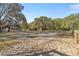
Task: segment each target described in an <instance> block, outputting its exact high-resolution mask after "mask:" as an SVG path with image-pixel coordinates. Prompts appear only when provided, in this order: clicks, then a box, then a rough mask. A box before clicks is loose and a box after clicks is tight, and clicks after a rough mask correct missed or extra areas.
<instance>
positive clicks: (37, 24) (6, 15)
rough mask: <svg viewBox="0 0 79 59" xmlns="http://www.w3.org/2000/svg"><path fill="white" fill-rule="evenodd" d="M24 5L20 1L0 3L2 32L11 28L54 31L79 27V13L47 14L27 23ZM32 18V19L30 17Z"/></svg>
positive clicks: (0, 26) (0, 28)
mask: <svg viewBox="0 0 79 59" xmlns="http://www.w3.org/2000/svg"><path fill="white" fill-rule="evenodd" d="M23 9H24V6H22V4H19V3H9V4H8V3H1V4H0V32H2V31H6V30H7V31H8V32H10V31H11V30H20V31H27V30H31V31H45V30H47V31H54V30H61V31H64V30H74V29H79V13H77V14H72V15H69V16H66V17H64V18H55V19H52V18H50V17H47V16H40V17H38V18H35V19H34V21H33V22H31V23H27V19H26V17H25V16H24V14H23V13H22V10H23ZM29 20H30V19H29Z"/></svg>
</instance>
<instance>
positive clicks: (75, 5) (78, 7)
mask: <svg viewBox="0 0 79 59" xmlns="http://www.w3.org/2000/svg"><path fill="white" fill-rule="evenodd" d="M70 9H71V10H79V4H74V5H71V6H70Z"/></svg>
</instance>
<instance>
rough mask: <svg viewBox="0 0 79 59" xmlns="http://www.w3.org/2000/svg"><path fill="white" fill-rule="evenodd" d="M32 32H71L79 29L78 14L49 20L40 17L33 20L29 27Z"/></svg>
mask: <svg viewBox="0 0 79 59" xmlns="http://www.w3.org/2000/svg"><path fill="white" fill-rule="evenodd" d="M29 28H30V29H32V30H41V31H43V30H72V29H79V14H72V15H70V16H67V17H64V18H63V19H61V18H55V19H52V18H49V17H46V16H41V17H39V18H35V20H34V21H33V22H32V23H30V26H29Z"/></svg>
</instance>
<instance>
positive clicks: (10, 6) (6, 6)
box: [0, 3, 26, 31]
mask: <svg viewBox="0 0 79 59" xmlns="http://www.w3.org/2000/svg"><path fill="white" fill-rule="evenodd" d="M23 9H24V8H23V6H22V4H19V3H2V4H0V20H1V21H4V22H6V21H7V24H6V25H7V27H8V28H9V29H8V31H10V28H11V25H14V24H20V23H21V22H26V19H25V16H24V15H23V14H22V13H21V11H22V10H23Z"/></svg>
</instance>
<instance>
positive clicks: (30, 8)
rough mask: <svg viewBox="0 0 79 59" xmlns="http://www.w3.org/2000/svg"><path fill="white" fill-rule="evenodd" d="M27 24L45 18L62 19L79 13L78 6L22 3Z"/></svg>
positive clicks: (70, 4) (72, 4) (73, 4)
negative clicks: (41, 17) (35, 19)
mask: <svg viewBox="0 0 79 59" xmlns="http://www.w3.org/2000/svg"><path fill="white" fill-rule="evenodd" d="M22 5H23V6H24V10H23V11H22V13H23V14H24V15H25V17H26V19H27V22H28V23H29V22H32V21H33V20H34V18H36V17H40V16H47V17H51V18H63V17H65V16H68V15H70V14H73V13H79V4H77V3H76V4H75V3H22Z"/></svg>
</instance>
